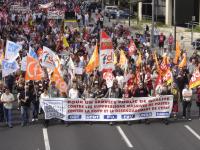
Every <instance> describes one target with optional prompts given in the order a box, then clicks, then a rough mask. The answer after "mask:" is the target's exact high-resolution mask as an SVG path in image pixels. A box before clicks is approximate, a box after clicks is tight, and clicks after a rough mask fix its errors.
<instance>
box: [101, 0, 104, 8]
mask: <svg viewBox="0 0 200 150" xmlns="http://www.w3.org/2000/svg"><path fill="white" fill-rule="evenodd" d="M103 7H104V1H103V0H101V11H103Z"/></svg>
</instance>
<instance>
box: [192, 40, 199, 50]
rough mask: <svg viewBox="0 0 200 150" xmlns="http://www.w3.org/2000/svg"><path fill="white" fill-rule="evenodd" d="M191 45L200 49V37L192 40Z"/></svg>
mask: <svg viewBox="0 0 200 150" xmlns="http://www.w3.org/2000/svg"><path fill="white" fill-rule="evenodd" d="M192 46H193V48H194V49H197V50H200V39H196V40H195V41H194V42H192Z"/></svg>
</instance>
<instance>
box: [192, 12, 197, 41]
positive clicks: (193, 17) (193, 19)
mask: <svg viewBox="0 0 200 150" xmlns="http://www.w3.org/2000/svg"><path fill="white" fill-rule="evenodd" d="M195 20H196V18H195V16H192V31H191V43H193V32H194V22H195Z"/></svg>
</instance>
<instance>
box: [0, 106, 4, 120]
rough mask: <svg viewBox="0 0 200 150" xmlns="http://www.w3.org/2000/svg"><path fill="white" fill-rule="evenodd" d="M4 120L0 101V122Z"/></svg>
mask: <svg viewBox="0 0 200 150" xmlns="http://www.w3.org/2000/svg"><path fill="white" fill-rule="evenodd" d="M3 121H4V113H3V104H2V103H0V122H3Z"/></svg>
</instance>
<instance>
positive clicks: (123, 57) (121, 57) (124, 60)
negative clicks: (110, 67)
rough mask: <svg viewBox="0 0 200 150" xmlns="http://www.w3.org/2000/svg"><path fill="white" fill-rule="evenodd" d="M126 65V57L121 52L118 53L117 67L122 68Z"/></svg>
mask: <svg viewBox="0 0 200 150" xmlns="http://www.w3.org/2000/svg"><path fill="white" fill-rule="evenodd" d="M126 64H127V58H126V55H125V54H124V51H123V50H121V51H120V58H119V65H120V66H121V67H122V66H126Z"/></svg>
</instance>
